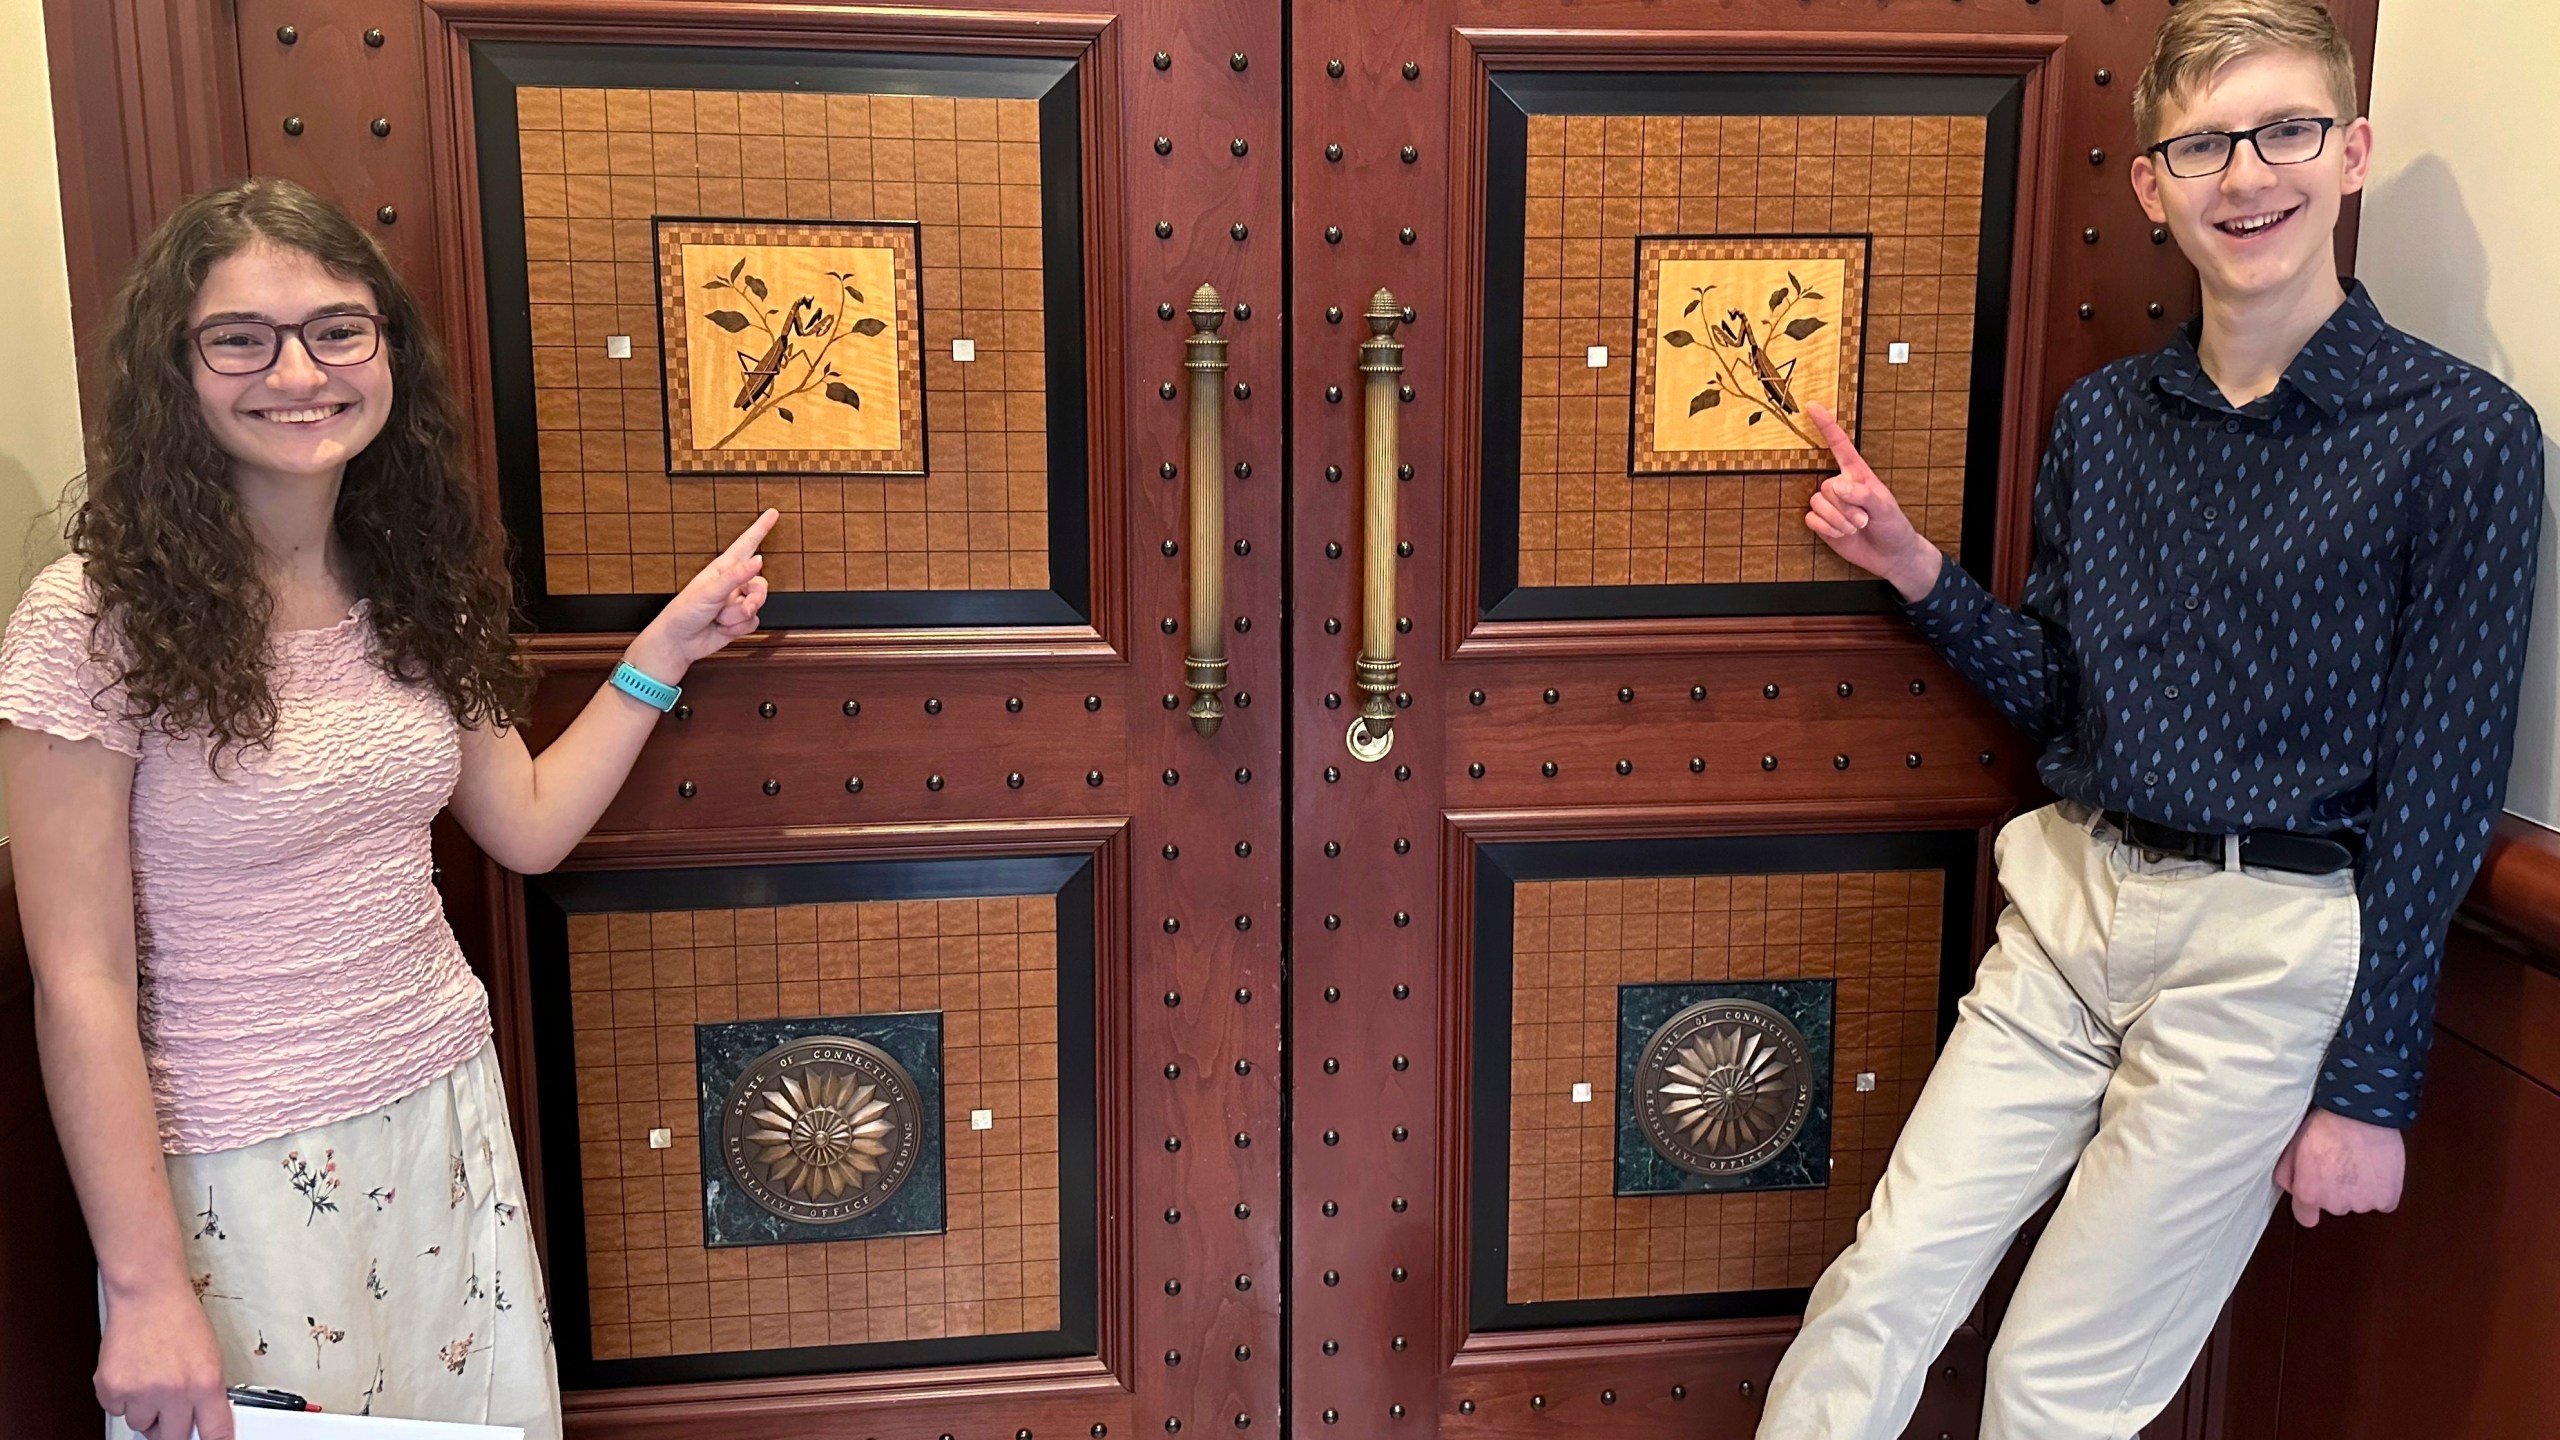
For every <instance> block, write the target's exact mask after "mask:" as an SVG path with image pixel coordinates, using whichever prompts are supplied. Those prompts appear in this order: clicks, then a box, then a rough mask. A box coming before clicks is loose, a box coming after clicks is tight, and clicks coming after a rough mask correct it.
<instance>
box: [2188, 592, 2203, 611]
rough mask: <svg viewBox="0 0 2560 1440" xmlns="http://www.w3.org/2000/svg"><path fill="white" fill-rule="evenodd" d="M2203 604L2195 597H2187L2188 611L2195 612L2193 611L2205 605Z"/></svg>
mask: <svg viewBox="0 0 2560 1440" xmlns="http://www.w3.org/2000/svg"><path fill="white" fill-rule="evenodd" d="M2203 603H2204V602H2203V601H2201V600H2198V599H2197V598H2196V597H2194V596H2193V595H2190V596H2188V597H2187V608H2188V609H2190V610H2193V609H2194V608H2196V607H2197V606H2198V605H2201V604H2203Z"/></svg>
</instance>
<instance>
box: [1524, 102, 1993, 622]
mask: <svg viewBox="0 0 2560 1440" xmlns="http://www.w3.org/2000/svg"><path fill="white" fill-rule="evenodd" d="M1528 124H1529V131H1528V181H1527V207H1526V216H1525V219H1526V228H1527V238H1526V241H1525V243H1524V247H1523V261H1524V274H1523V279H1522V295H1521V299H1522V328H1521V367H1520V386H1521V394H1520V400H1519V404H1520V428H1521V436H1520V573H1519V580H1520V583H1521V584H1522V585H1524V586H1567V585H1630V584H1632V585H1683V584H1714V583H1728V582H1741V581H1772V580H1846V579H1855V578H1859V572H1857V571H1855V570H1854V569H1852V568H1851V567H1850V566H1849V565H1848V564H1847V563H1846V562H1844V561H1842V560H1840V559H1839V558H1838V557H1837V556H1834V555H1833V554H1831V552H1830V551H1829V549H1828V548H1827V547H1825V546H1824V545H1823V544H1822V543H1821V542H1820V541H1819V540H1818V539H1816V538H1815V537H1814V536H1813V534H1812V532H1810V531H1808V530H1806V529H1805V528H1804V524H1803V516H1804V506H1805V499H1806V497H1807V496H1808V495H1810V494H1811V493H1812V490H1813V488H1814V486H1815V485H1817V484H1818V483H1820V481H1821V479H1822V476H1821V475H1820V474H1808V473H1793V474H1785V473H1758V474H1752V473H1729V474H1720V475H1712V476H1700V475H1634V474H1631V473H1630V470H1631V464H1630V451H1629V438H1630V437H1629V430H1630V423H1631V415H1632V412H1631V408H1630V396H1631V391H1632V388H1633V386H1634V383H1635V381H1634V377H1635V373H1636V366H1635V364H1634V358H1635V357H1634V350H1633V348H1632V347H1633V346H1636V345H1641V344H1645V343H1648V341H1649V338H1650V337H1649V335H1648V334H1643V333H1639V330H1638V316H1637V303H1638V296H1639V294H1640V293H1641V291H1642V289H1643V284H1642V277H1641V276H1640V275H1639V273H1638V268H1637V266H1638V244H1637V237H1639V236H1651V235H1683V236H1700V237H1707V236H1718V235H1732V236H1749V235H1781V234H1783V235H1805V236H1825V235H1872V236H1873V237H1874V243H1873V250H1872V259H1871V262H1870V267H1869V270H1868V273H1867V294H1866V297H1865V317H1864V331H1863V334H1862V335H1861V337H1860V339H1859V360H1860V362H1861V363H1859V364H1853V365H1844V366H1843V367H1842V368H1843V370H1844V371H1850V372H1853V373H1851V374H1848V375H1844V377H1843V378H1844V381H1845V382H1849V383H1856V375H1857V374H1859V373H1862V374H1863V389H1862V394H1861V407H1860V408H1861V410H1862V411H1863V414H1862V415H1861V417H1860V418H1861V419H1862V421H1863V424H1862V425H1861V426H1860V433H1859V444H1860V449H1861V451H1862V453H1864V454H1865V455H1866V457H1867V458H1868V459H1869V460H1870V461H1871V462H1873V463H1874V465H1875V467H1876V471H1877V473H1878V475H1879V476H1881V477H1882V478H1883V479H1884V481H1885V482H1886V484H1888V485H1890V486H1891V487H1892V488H1893V491H1894V493H1895V495H1896V497H1897V498H1899V499H1900V500H1901V502H1902V504H1903V506H1904V508H1905V509H1906V510H1908V511H1909V512H1910V513H1911V516H1912V519H1913V522H1914V523H1915V524H1916V525H1917V526H1918V527H1919V529H1920V532H1921V533H1922V534H1923V535H1925V536H1927V537H1928V538H1929V539H1931V540H1932V541H1935V542H1936V543H1937V544H1939V545H1940V546H1941V547H1942V548H1945V549H1947V550H1949V551H1955V550H1957V549H1958V548H1959V542H1960V540H1961V531H1962V528H1963V502H1964V468H1965V437H1966V425H1967V423H1968V415H1969V405H1970V390H1971V386H1972V383H1973V357H1972V344H1973V331H1974V297H1975V282H1976V271H1977V267H1978V266H1979V264H1980V261H1981V253H1980V246H1981V239H1980V233H1981V224H1982V172H1983V155H1984V147H1985V143H1986V136H1987V122H1986V121H1985V120H1984V119H1983V118H1982V117H1980V116H1949V115H1911V116H1895V115H1837V116H1835V115H1722V116H1719V115H1688V116H1681V115H1553V114H1539V115H1531V116H1530V117H1529V118H1528ZM1820 243H1821V242H1814V241H1808V242H1807V245H1808V246H1809V247H1811V248H1819V245H1820ZM1743 303H1744V305H1745V307H1746V308H1750V307H1751V305H1752V302H1751V301H1750V300H1747V299H1746V300H1745V301H1744V302H1743ZM1896 343H1901V344H1906V345H1908V346H1909V347H1910V349H1909V352H1908V355H1909V358H1908V359H1907V361H1905V362H1904V363H1901V364H1895V363H1893V362H1892V360H1891V353H1890V352H1891V347H1892V346H1893V345H1894V344H1896ZM1595 346H1603V347H1606V348H1607V354H1606V357H1605V362H1604V363H1602V364H1598V365H1595V364H1593V363H1592V362H1593V361H1594V360H1595V359H1600V358H1601V356H1600V355H1599V354H1598V352H1596V351H1594V350H1593V348H1592V347H1595ZM1634 468H1641V467H1634ZM1775 468H1779V467H1775V466H1773V469H1775ZM1784 468H1787V469H1794V470H1801V469H1802V466H1801V464H1800V463H1797V462H1790V463H1789V464H1788V465H1787V466H1785V467H1784Z"/></svg>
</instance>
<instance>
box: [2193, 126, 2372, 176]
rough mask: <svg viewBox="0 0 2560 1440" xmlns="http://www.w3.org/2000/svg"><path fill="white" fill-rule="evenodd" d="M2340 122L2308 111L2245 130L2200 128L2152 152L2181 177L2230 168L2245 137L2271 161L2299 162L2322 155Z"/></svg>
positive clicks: (2261, 157) (2260, 153) (2270, 163)
mask: <svg viewBox="0 0 2560 1440" xmlns="http://www.w3.org/2000/svg"><path fill="white" fill-rule="evenodd" d="M2337 123H2338V122H2337V121H2336V120H2334V119H2332V118H2330V117H2328V116H2325V115H2307V116H2298V117H2296V118H2294V119H2291V120H2270V121H2268V122H2267V123H2266V124H2264V125H2253V126H2251V127H2249V128H2248V129H2246V130H2199V131H2197V132H2196V133H2194V134H2193V135H2176V136H2172V137H2170V138H2169V139H2166V140H2163V141H2161V142H2160V143H2159V144H2157V145H2153V146H2151V147H2149V152H2150V153H2151V154H2154V155H2157V156H2159V157H2160V161H2161V163H2162V164H2164V165H2167V166H2168V167H2169V173H2170V174H2172V175H2175V176H2177V177H2178V178H2179V179H2181V180H2201V179H2203V178H2204V177H2206V176H2208V175H2219V174H2221V173H2222V172H2223V171H2225V170H2227V169H2229V168H2231V157H2232V156H2233V155H2234V154H2236V153H2238V151H2239V149H2240V142H2241V141H2243V140H2246V141H2248V142H2249V144H2250V145H2251V146H2253V147H2255V148H2256V150H2257V152H2258V158H2259V159H2260V160H2263V161H2265V162H2266V163H2267V164H2269V165H2299V164H2301V163H2302V162H2303V161H2305V160H2315V159H2318V158H2319V155H2320V152H2321V151H2323V150H2325V149H2327V148H2328V146H2329V131H2330V130H2331V129H2332V128H2333V127H2335V126H2336V125H2337Z"/></svg>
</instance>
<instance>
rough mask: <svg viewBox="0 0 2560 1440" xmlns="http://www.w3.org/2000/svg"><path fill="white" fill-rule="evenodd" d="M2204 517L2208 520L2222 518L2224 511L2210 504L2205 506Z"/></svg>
mask: <svg viewBox="0 0 2560 1440" xmlns="http://www.w3.org/2000/svg"><path fill="white" fill-rule="evenodd" d="M2204 518H2206V519H2207V520H2219V519H2221V518H2222V512H2221V511H2219V510H2216V509H2214V508H2213V507H2212V506H2210V505H2207V506H2206V507H2204Z"/></svg>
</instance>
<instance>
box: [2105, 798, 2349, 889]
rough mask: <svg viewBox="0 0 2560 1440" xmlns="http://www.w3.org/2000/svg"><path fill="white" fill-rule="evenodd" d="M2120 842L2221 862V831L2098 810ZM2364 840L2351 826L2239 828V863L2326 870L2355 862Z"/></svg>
mask: <svg viewBox="0 0 2560 1440" xmlns="http://www.w3.org/2000/svg"><path fill="white" fill-rule="evenodd" d="M2100 813H2101V815H2102V816H2103V817H2104V818H2105V820H2106V822H2107V823H2108V824H2109V825H2112V826H2114V827H2115V831H2116V833H2117V834H2119V835H2121V836H2123V837H2124V838H2125V843H2126V844H2129V845H2136V846H2140V847H2141V848H2142V849H2144V850H2148V851H2150V852H2152V853H2153V854H2155V855H2175V856H2178V857H2180V858H2182V859H2187V860H2209V861H2211V862H2213V863H2214V864H2216V865H2219V864H2221V863H2222V837H2221V836H2219V835H2209V834H2205V833H2203V832H2201V831H2196V830H2181V829H2179V828H2178V827H2176V826H2174V825H2163V824H2160V823H2159V822H2157V821H2153V820H2145V819H2143V818H2142V817H2141V816H2139V815H2128V814H2126V813H2125V812H2124V811H2122V810H2107V811H2102V812H2100ZM2363 850H2364V845H2363V842H2362V841H2361V840H2359V839H2358V838H2357V836H2356V834H2355V832H2353V831H2350V830H2340V831H2335V832H2333V833H2331V834H2327V835H2305V834H2302V833H2300V832H2298V831H2293V830H2269V829H2264V828H2260V829H2256V830H2244V831H2242V832H2241V834H2240V863H2241V864H2243V865H2257V866H2261V867H2263V868H2265V869H2268V870H2290V871H2292V872H2294V873H2296V874H2299V875H2326V874H2328V873H2330V872H2331V871H2334V870H2345V869H2348V868H2350V867H2352V866H2353V865H2354V864H2355V863H2356V858H2357V856H2358V855H2360V854H2362V853H2363Z"/></svg>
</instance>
